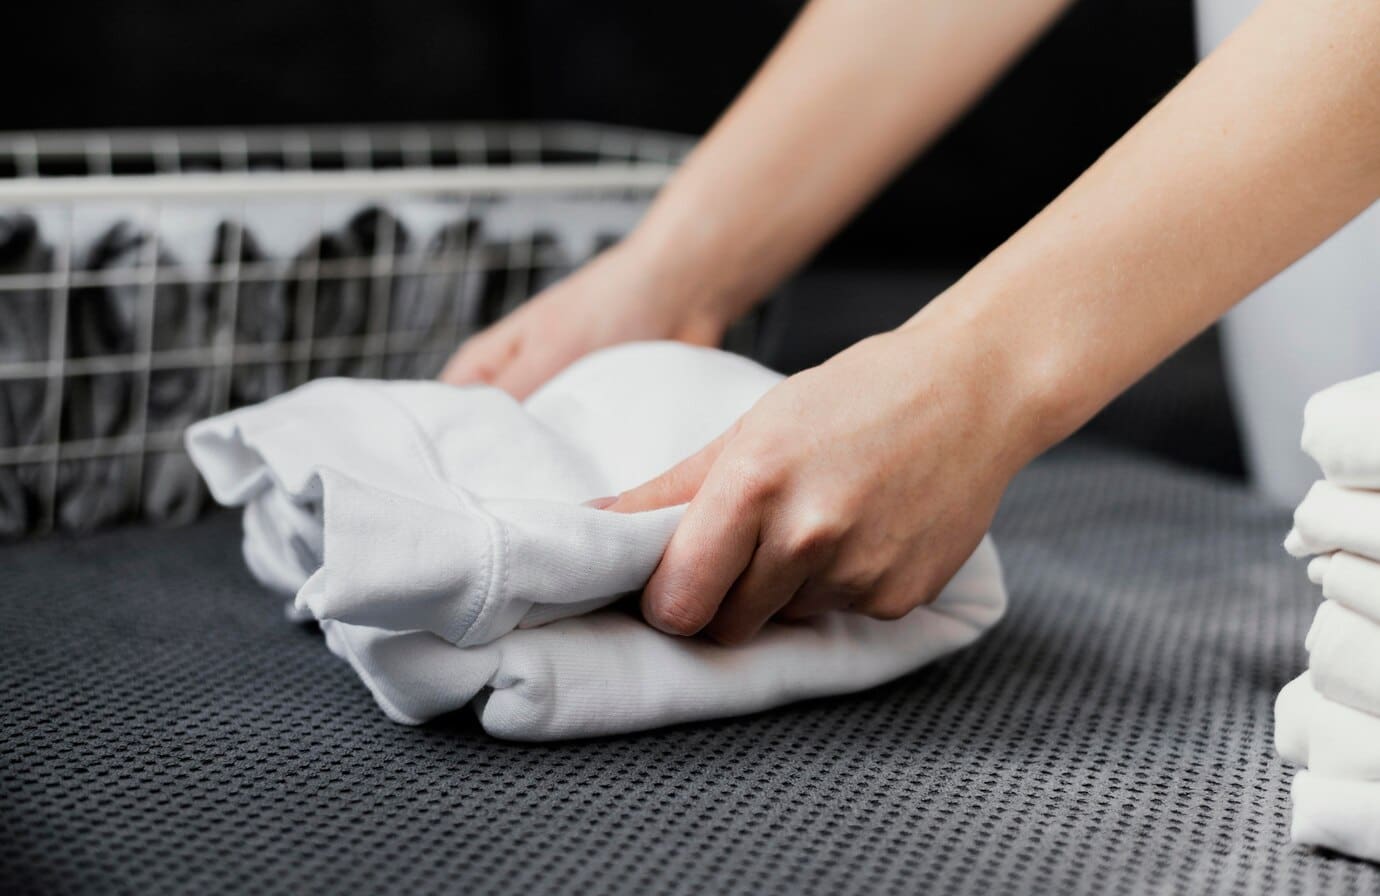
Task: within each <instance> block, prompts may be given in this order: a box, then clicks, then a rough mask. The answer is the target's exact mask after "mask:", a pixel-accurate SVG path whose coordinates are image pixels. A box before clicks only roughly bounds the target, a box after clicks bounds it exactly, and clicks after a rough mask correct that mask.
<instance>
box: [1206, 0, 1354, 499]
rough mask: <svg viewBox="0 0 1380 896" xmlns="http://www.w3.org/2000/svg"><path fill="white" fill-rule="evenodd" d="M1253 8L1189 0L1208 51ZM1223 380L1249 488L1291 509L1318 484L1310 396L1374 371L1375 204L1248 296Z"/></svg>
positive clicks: (1231, 322)
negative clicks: (1309, 452)
mask: <svg viewBox="0 0 1380 896" xmlns="http://www.w3.org/2000/svg"><path fill="white" fill-rule="evenodd" d="M1255 5H1256V0H1197V4H1196V12H1197V26H1198V48H1199V51H1200V53H1201V54H1202V55H1207V54H1208V53H1209V52H1211V51H1212V49H1213V48H1215V47H1216V46H1217V45H1218V44H1219V43H1221V42H1222V40H1223V39H1225V38H1226V36H1227V35H1228V34H1230V33H1231V32H1232V30H1234V29H1235V28H1236V26H1237V25H1239V24H1240V23H1241V21H1242V20H1244V19H1245V18H1246V16H1247V15H1249V14H1250V12H1251V10H1252V9H1253V8H1254V7H1255ZM1222 336H1223V339H1222V342H1223V353H1224V357H1225V361H1226V368H1227V379H1228V384H1229V386H1230V388H1231V394H1232V400H1233V402H1234V404H1235V407H1236V416H1237V420H1238V422H1239V423H1240V425H1241V432H1242V442H1243V447H1244V448H1245V453H1246V462H1247V466H1248V468H1249V470H1250V474H1251V479H1252V482H1253V483H1254V484H1255V485H1256V487H1257V488H1259V489H1260V490H1261V491H1263V492H1264V493H1265V494H1267V495H1269V496H1270V497H1272V498H1275V499H1276V500H1278V501H1280V502H1281V503H1284V504H1297V503H1298V502H1299V501H1300V500H1302V498H1303V495H1304V493H1305V492H1306V491H1308V487H1309V486H1310V485H1311V484H1312V483H1313V481H1314V480H1315V479H1317V478H1318V476H1319V472H1318V468H1317V465H1316V464H1314V463H1313V462H1312V461H1311V460H1310V459H1309V458H1308V457H1307V456H1306V455H1305V454H1304V453H1303V451H1302V450H1301V449H1300V448H1299V430H1300V428H1301V427H1302V425H1303V405H1304V403H1305V402H1306V401H1307V400H1308V397H1309V396H1310V395H1312V394H1313V393H1314V392H1317V391H1318V390H1320V389H1322V388H1324V387H1326V386H1329V385H1331V384H1333V383H1336V382H1339V381H1341V380H1346V379H1351V378H1353V377H1357V376H1360V375H1362V374H1365V373H1370V372H1373V371H1375V370H1380V203H1377V204H1376V205H1374V206H1372V207H1371V208H1370V209H1369V210H1368V211H1366V212H1364V213H1363V214H1362V215H1361V216H1360V217H1358V218H1356V219H1355V220H1354V221H1352V222H1351V223H1350V224H1348V225H1347V226H1346V227H1344V228H1343V229H1342V230H1341V231H1340V232H1339V233H1337V234H1336V235H1335V236H1333V237H1332V238H1331V239H1329V240H1328V241H1327V242H1325V243H1323V244H1322V245H1321V246H1319V247H1318V248H1317V249H1315V250H1313V251H1312V252H1311V253H1309V254H1308V255H1306V256H1305V257H1303V258H1302V259H1300V260H1299V261H1297V262H1296V263H1294V264H1293V265H1292V266H1291V267H1289V268H1288V269H1287V270H1285V271H1284V272H1283V273H1281V274H1280V275H1279V276H1277V277H1275V278H1274V279H1273V280H1271V281H1270V282H1269V283H1266V284H1265V285H1264V286H1262V287H1260V289H1258V290H1256V291H1255V292H1254V293H1253V294H1252V295H1251V296H1250V297H1249V298H1247V299H1246V300H1245V301H1244V302H1243V303H1242V304H1241V305H1239V306H1238V307H1237V308H1235V309H1233V310H1232V311H1231V312H1230V313H1229V314H1228V315H1227V317H1226V319H1225V321H1224V322H1223V326H1222Z"/></svg>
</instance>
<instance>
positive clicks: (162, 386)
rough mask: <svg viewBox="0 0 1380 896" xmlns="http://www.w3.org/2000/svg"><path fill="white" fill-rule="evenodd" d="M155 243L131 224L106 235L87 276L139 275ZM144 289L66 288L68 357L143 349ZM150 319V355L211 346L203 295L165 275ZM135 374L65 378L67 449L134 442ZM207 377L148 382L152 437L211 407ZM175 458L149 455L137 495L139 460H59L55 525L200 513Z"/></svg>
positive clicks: (160, 258)
mask: <svg viewBox="0 0 1380 896" xmlns="http://www.w3.org/2000/svg"><path fill="white" fill-rule="evenodd" d="M151 239H152V236H151V235H150V234H148V233H147V232H145V231H142V230H140V229H138V228H136V227H134V226H133V225H132V224H130V223H129V222H127V221H120V222H118V223H116V224H115V225H114V226H112V227H111V228H110V229H109V230H107V231H106V232H105V233H104V234H102V236H101V237H100V238H99V239H98V240H97V241H96V242H95V244H94V245H93V246H92V247H91V249H90V251H89V252H88V253H87V257H86V259H85V262H84V264H83V265H82V267H83V269H84V270H88V271H105V272H112V273H114V272H120V271H134V270H137V269H139V268H141V267H142V266H143V265H144V264H145V263H146V261H147V260H148V253H149V252H150V248H149V241H150V240H151ZM155 259H156V264H157V265H158V268H159V269H160V270H168V269H175V268H176V266H177V261H176V259H174V258H173V257H172V256H171V255H170V254H168V253H167V252H165V251H162V250H158V251H157V252H156V255H155ZM147 289H148V287H147V286H146V285H145V284H143V283H140V282H138V281H137V279H135V278H130V282H109V283H103V284H98V285H91V286H83V287H80V288H77V289H74V290H72V292H71V297H70V301H69V304H68V331H67V336H68V348H67V351H68V356H69V357H70V358H74V359H75V358H97V357H104V356H110V355H127V354H131V353H133V352H135V351H136V350H137V349H138V346H139V340H138V333H139V327H140V326H142V325H143V324H144V317H143V314H144V313H149V310H145V309H143V305H144V304H146V303H147V301H148V292H147ZM152 298H153V307H152V309H151V313H152V314H153V320H152V333H153V342H152V344H151V348H152V349H153V351H154V352H160V351H167V350H171V349H192V348H199V347H202V346H207V345H209V344H210V342H211V333H210V328H211V325H212V316H211V313H210V309H209V307H208V302H207V298H206V296H205V294H204V293H198V292H196V291H194V290H192V289H190V288H189V287H188V286H187V284H186V283H184V282H182V281H181V280H180V278H175V277H168V278H163V279H161V280H160V281H159V282H157V283H156V284H155V286H154V289H153V293H152ZM140 375H142V374H141V372H139V371H133V370H122V371H119V372H115V373H105V374H95V375H87V376H73V377H69V378H68V380H67V382H66V384H65V391H64V401H63V411H62V414H63V416H62V438H63V441H64V442H71V441H82V440H91V439H110V438H118V437H120V436H128V435H132V434H134V433H135V431H136V426H137V425H138V421H139V413H138V411H139V409H138V408H137V407H136V402H137V400H138V398H139V396H138V395H137V389H136V383H137V377H138V376H140ZM210 377H211V371H210V370H209V369H207V368H205V367H202V366H189V367H185V368H165V369H159V370H155V371H153V372H152V373H151V374H150V377H149V391H148V395H147V398H146V400H147V402H148V404H147V416H146V419H145V421H144V426H145V429H146V431H147V432H149V433H162V432H172V431H177V430H180V429H181V428H182V427H184V426H186V425H187V424H188V423H190V422H192V421H193V420H195V419H197V418H199V417H201V416H204V415H205V414H206V413H207V412H208V411H209V410H210V407H209V391H210ZM176 457H177V455H176V454H154V455H150V457H149V459H148V460H149V463H148V464H147V465H146V467H145V469H144V473H143V476H142V477H140V479H141V481H142V489H141V491H140V492H139V493H135V491H134V486H135V479H136V477H135V476H134V475H133V474H134V471H135V465H136V464H137V463H138V462H139V459H138V458H135V457H132V456H130V455H129V454H128V453H126V452H124V451H121V452H119V453H117V454H114V455H105V456H96V457H88V458H80V459H75V460H71V461H67V462H64V463H63V464H62V466H61V467H60V469H59V474H58V506H57V519H58V523H59V524H60V525H61V527H62V528H64V529H71V530H76V531H88V530H90V529H94V528H97V527H99V526H102V525H105V524H107V523H110V522H113V521H115V520H117V519H120V518H122V517H125V516H127V515H129V514H130V513H131V512H133V511H135V510H136V509H137V510H142V511H143V512H144V513H145V514H146V515H147V516H148V517H149V518H151V519H153V520H155V521H170V522H171V521H177V520H180V519H186V518H188V516H187V515H188V513H189V508H190V512H191V513H194V512H195V509H196V508H197V507H199V506H200V505H199V503H198V502H199V500H200V497H199V496H200V495H201V493H202V492H201V485H200V483H198V482H197V477H196V475H195V473H194V471H192V470H191V469H190V466H189V465H188V464H187V463H186V462H185V461H183V462H178V461H177V460H176Z"/></svg>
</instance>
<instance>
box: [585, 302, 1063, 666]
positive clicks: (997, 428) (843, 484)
mask: <svg viewBox="0 0 1380 896" xmlns="http://www.w3.org/2000/svg"><path fill="white" fill-rule="evenodd" d="M941 329H942V328H937V327H930V328H925V327H917V328H908V329H904V330H899V331H895V332H892V333H888V334H885V335H883V336H877V337H873V338H872V339H868V340H866V341H864V342H861V343H859V344H857V345H855V346H854V347H852V348H850V349H849V350H847V351H845V352H843V353H841V354H839V355H837V356H836V357H834V358H833V359H831V360H830V361H828V362H826V363H825V364H823V365H821V366H819V367H816V368H813V369H811V370H807V371H805V372H804V373H801V374H798V375H796V376H793V377H791V378H789V379H787V380H785V381H783V382H782V383H780V384H779V385H778V386H777V387H776V388H774V389H773V390H772V391H770V392H769V393H767V394H766V395H765V396H763V398H762V399H761V400H760V401H759V402H758V403H757V404H756V405H755V406H754V407H753V408H752V409H751V410H750V411H748V413H747V414H745V415H744V416H743V417H742V418H741V419H739V421H738V422H737V423H736V424H735V425H734V426H733V427H732V428H730V429H729V431H728V432H726V433H724V434H723V435H722V436H720V437H719V438H718V439H716V440H715V441H714V442H713V443H712V444H710V445H709V446H708V447H706V448H705V449H703V450H702V451H700V452H699V453H697V454H695V455H694V456H692V457H690V458H689V459H687V460H685V461H684V462H682V463H681V464H679V465H677V466H676V467H674V468H672V469H671V470H670V471H668V472H666V473H665V474H663V475H662V476H660V477H658V478H656V479H653V480H652V481H650V482H648V483H646V484H644V485H642V486H639V487H637V488H635V489H633V490H631V491H628V492H624V493H623V494H622V495H620V496H618V498H617V499H616V500H615V501H613V502H612V503H611V504H607V505H604V506H605V507H606V509H608V510H611V511H619V512H637V511H643V510H650V509H653V508H657V507H664V506H670V505H674V504H679V503H684V502H686V501H690V506H689V508H688V509H687V510H686V513H685V516H684V518H683V519H682V521H681V523H680V526H679V528H678V529H677V530H676V533H675V535H674V536H673V538H672V539H671V542H670V544H669V545H668V547H667V549H666V552H665V554H664V555H663V557H662V560H661V563H660V565H659V566H658V567H657V569H656V572H655V573H654V574H653V576H652V578H651V580H650V581H649V582H648V584H647V587H646V589H645V591H644V593H643V599H642V611H643V615H644V616H645V617H646V619H647V621H648V622H649V623H651V624H652V625H653V626H655V627H656V628H658V629H660V630H662V631H664V632H667V633H671V634H678V635H690V634H694V633H696V632H700V631H701V630H703V631H704V632H705V633H706V634H708V635H709V636H711V637H713V638H714V639H716V640H719V641H722V642H726V643H737V642H741V641H743V640H746V639H748V638H750V637H751V636H752V635H753V634H755V633H756V632H757V630H758V629H759V628H760V627H761V626H762V624H763V623H764V622H766V621H767V620H768V619H770V618H772V617H774V616H777V617H779V618H783V619H799V618H803V617H808V616H811V615H814V614H818V613H823V612H826V611H829V610H837V609H843V608H849V609H851V610H853V611H856V612H859V613H863V614H866V615H868V616H873V617H877V618H881V619H894V618H898V617H901V616H903V615H905V614H906V613H908V612H910V611H911V610H912V609H914V608H915V607H916V606H918V605H920V604H922V603H927V602H929V601H932V600H933V599H934V598H935V597H936V596H937V595H938V593H939V591H940V590H941V589H942V588H943V587H944V585H945V584H946V583H947V582H948V581H949V579H950V578H951V577H952V576H953V575H954V573H956V572H957V571H958V568H959V567H960V566H962V565H963V563H964V562H965V561H966V560H967V559H968V557H969V555H971V554H972V552H973V550H974V549H975V548H976V547H977V544H978V542H979V541H980V540H981V538H982V536H983V533H984V532H985V531H986V530H987V528H988V525H989V523H990V522H991V520H992V516H993V514H994V513H995V512H996V508H997V504H998V502H999V500H1000V497H1001V494H1002V492H1003V491H1004V490H1005V487H1006V485H1007V483H1008V482H1009V480H1010V479H1011V477H1012V476H1013V475H1014V474H1015V472H1016V470H1018V469H1019V468H1020V467H1021V466H1023V465H1024V463H1025V462H1026V461H1027V460H1029V459H1030V457H1032V456H1033V453H1034V452H1035V451H1037V450H1038V448H1036V447H1035V438H1034V437H1033V436H1027V434H1026V432H1025V431H1024V430H1022V429H1021V428H1020V426H1018V420H1017V418H1018V416H1020V415H1021V414H1023V413H1024V412H1023V411H1022V410H1021V409H1020V407H1019V404H1020V403H1019V402H1016V401H1014V394H1013V390H1011V389H1008V388H1006V387H1005V386H1004V384H1003V383H1002V382H1000V381H999V380H1001V379H1002V378H1001V377H1000V376H998V375H997V374H995V373H994V369H995V367H996V365H994V364H993V363H992V360H991V358H990V357H988V358H984V357H982V356H981V354H980V353H979V352H978V351H976V350H975V349H974V347H973V346H972V341H971V340H967V339H964V338H960V336H958V335H956V334H953V333H946V332H941ZM692 499H693V500H692ZM599 503H600V504H602V503H603V502H599ZM596 506H598V504H596Z"/></svg>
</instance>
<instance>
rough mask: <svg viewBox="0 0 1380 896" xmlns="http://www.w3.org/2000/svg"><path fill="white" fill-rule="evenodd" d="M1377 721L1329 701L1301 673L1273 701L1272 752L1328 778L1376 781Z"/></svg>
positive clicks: (1379, 770)
mask: <svg viewBox="0 0 1380 896" xmlns="http://www.w3.org/2000/svg"><path fill="white" fill-rule="evenodd" d="M1377 745H1380V718H1377V717H1376V716H1374V715H1371V714H1370V713H1365V712H1361V711H1359V710H1356V709H1353V708H1351V707H1349V706H1345V705H1343V704H1341V703H1337V702H1335V701H1332V700H1329V699H1327V698H1326V697H1324V696H1323V695H1322V694H1320V693H1318V691H1317V689H1316V688H1314V687H1313V682H1312V680H1311V678H1310V675H1309V673H1307V672H1304V673H1303V674H1302V675H1300V676H1299V677H1298V678H1295V679H1294V680H1293V681H1291V682H1289V684H1287V685H1285V686H1284V689H1283V690H1282V691H1280V692H1279V697H1278V698H1277V699H1276V700H1275V748H1276V750H1277V751H1278V752H1279V755H1280V756H1281V757H1282V758H1284V759H1286V760H1288V761H1289V762H1292V763H1294V764H1295V765H1298V766H1303V767H1306V768H1308V769H1310V770H1312V771H1314V772H1317V773H1318V774H1320V775H1324V776H1326V777H1329V778H1349V779H1351V780H1355V781H1380V749H1377Z"/></svg>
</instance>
